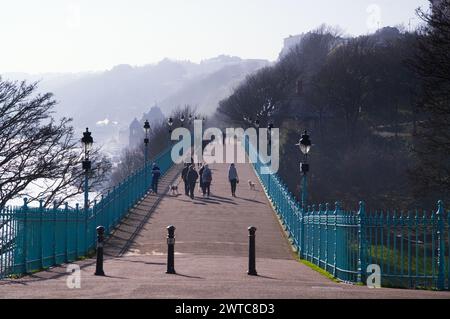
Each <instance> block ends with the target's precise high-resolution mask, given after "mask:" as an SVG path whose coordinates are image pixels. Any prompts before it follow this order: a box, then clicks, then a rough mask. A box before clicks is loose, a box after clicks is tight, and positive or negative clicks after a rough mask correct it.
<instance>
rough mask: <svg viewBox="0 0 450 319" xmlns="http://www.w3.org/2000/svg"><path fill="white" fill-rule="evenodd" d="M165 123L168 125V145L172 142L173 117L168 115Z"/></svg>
mask: <svg viewBox="0 0 450 319" xmlns="http://www.w3.org/2000/svg"><path fill="white" fill-rule="evenodd" d="M167 125H169V145H170V144H171V142H172V126H173V118H171V117H169V118H168V119H167Z"/></svg>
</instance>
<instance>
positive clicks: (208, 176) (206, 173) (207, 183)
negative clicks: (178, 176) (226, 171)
mask: <svg viewBox="0 0 450 319" xmlns="http://www.w3.org/2000/svg"><path fill="white" fill-rule="evenodd" d="M201 176H202V180H203V196H205V195H208V198H209V196H210V195H211V182H212V172H211V170H210V169H209V166H208V164H206V165H205V166H203V172H202V174H201Z"/></svg>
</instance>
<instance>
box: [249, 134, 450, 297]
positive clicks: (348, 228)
mask: <svg viewBox="0 0 450 319" xmlns="http://www.w3.org/2000/svg"><path fill="white" fill-rule="evenodd" d="M245 147H246V151H247V153H248V154H249V155H250V157H251V156H252V155H253V157H254V158H257V162H256V163H254V164H253V166H254V169H255V172H256V174H257V176H258V178H259V179H260V182H261V184H262V185H263V188H264V191H265V193H266V194H267V196H268V198H269V199H270V201H271V202H272V205H273V207H274V210H275V211H276V213H277V214H278V215H279V218H280V220H281V222H282V224H283V227H284V228H285V230H286V232H287V233H288V235H289V237H290V239H291V240H292V243H293V245H294V246H295V248H296V249H297V251H298V254H299V256H300V258H302V259H304V260H307V261H309V262H311V263H313V264H315V265H317V266H319V267H320V268H322V269H324V270H326V271H327V272H329V273H331V274H332V275H333V276H334V277H335V278H338V279H340V280H342V281H346V282H352V283H366V280H367V278H368V276H369V275H370V273H368V272H367V267H368V266H370V265H378V266H379V267H380V268H381V279H382V280H381V283H382V285H383V286H385V287H405V288H425V289H430V288H431V289H439V290H443V289H449V277H450V266H449V265H450V245H449V242H450V238H449V225H450V212H447V214H446V213H445V210H444V204H443V202H442V201H439V203H438V207H437V210H435V211H431V212H426V211H423V212H419V211H418V210H415V211H414V212H399V211H396V210H389V211H368V210H366V207H365V205H364V202H360V204H359V208H358V209H356V210H354V211H351V210H344V209H343V208H342V207H341V205H340V204H339V202H336V203H335V205H334V207H331V205H329V204H325V205H311V206H308V207H305V208H303V207H301V204H300V203H299V202H298V201H297V200H296V198H295V197H294V195H293V194H292V193H291V192H290V191H289V189H288V187H287V186H286V184H285V183H284V182H283V181H282V180H281V178H280V177H279V176H278V175H277V174H268V175H263V174H261V168H262V167H264V166H266V167H267V165H266V164H264V163H263V162H266V161H261V157H260V155H256V156H255V154H257V153H256V150H255V148H254V147H253V146H252V145H251V144H250V143H248V140H246V143H245Z"/></svg>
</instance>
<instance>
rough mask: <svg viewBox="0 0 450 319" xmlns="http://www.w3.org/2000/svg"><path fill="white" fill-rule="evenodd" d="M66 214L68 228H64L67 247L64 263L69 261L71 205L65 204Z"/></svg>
mask: <svg viewBox="0 0 450 319" xmlns="http://www.w3.org/2000/svg"><path fill="white" fill-rule="evenodd" d="M64 212H65V214H66V227H65V228H64V231H65V232H66V246H65V254H66V256H65V258H64V261H65V262H68V261H69V227H68V226H69V203H67V202H66V203H65V204H64Z"/></svg>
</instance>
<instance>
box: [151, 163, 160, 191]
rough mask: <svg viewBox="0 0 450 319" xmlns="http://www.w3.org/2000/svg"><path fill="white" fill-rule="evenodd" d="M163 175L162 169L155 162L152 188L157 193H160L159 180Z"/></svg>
mask: <svg viewBox="0 0 450 319" xmlns="http://www.w3.org/2000/svg"><path fill="white" fill-rule="evenodd" d="M160 177H161V169H160V168H159V167H158V165H156V163H153V167H152V190H153V192H154V193H155V194H158V182H159V178H160Z"/></svg>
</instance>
